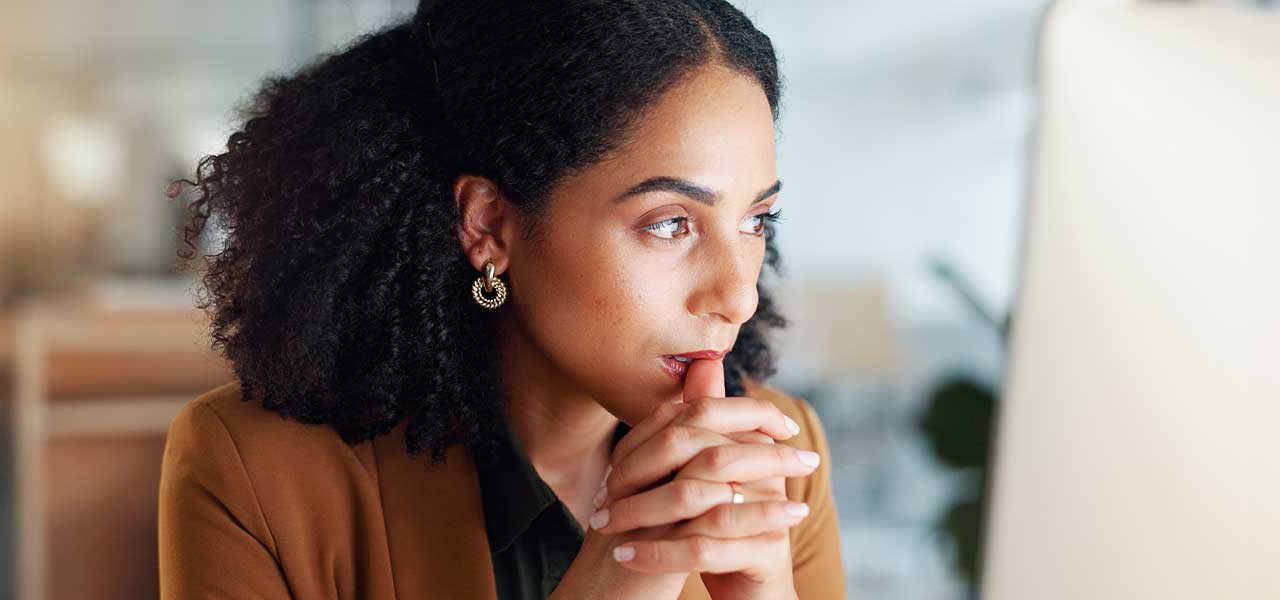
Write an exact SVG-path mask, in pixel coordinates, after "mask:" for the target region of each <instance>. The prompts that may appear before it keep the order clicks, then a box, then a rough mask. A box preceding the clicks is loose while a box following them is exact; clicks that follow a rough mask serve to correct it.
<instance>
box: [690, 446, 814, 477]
mask: <svg viewBox="0 0 1280 600" xmlns="http://www.w3.org/2000/svg"><path fill="white" fill-rule="evenodd" d="M819 462H821V456H820V455H819V454H818V453H817V452H811V451H809V450H798V449H796V448H793V447H791V446H788V445H786V444H730V445H724V446H713V447H711V448H707V449H706V450H703V451H702V452H701V453H699V454H698V456H696V457H694V459H693V460H691V461H689V464H687V465H685V467H684V468H683V469H680V472H679V473H677V474H676V478H677V480H679V479H680V478H684V477H690V478H694V479H705V480H707V481H725V482H729V481H755V480H758V479H766V478H769V477H802V476H805V475H808V474H810V473H812V472H813V471H814V469H816V468H817V467H818V463H819Z"/></svg>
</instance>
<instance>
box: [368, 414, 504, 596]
mask: <svg viewBox="0 0 1280 600" xmlns="http://www.w3.org/2000/svg"><path fill="white" fill-rule="evenodd" d="M405 425H406V421H401V423H400V424H399V425H398V426H396V428H395V429H394V430H392V431H391V432H389V433H388V434H387V435H382V436H378V437H375V438H373V445H374V455H375V460H376V461H377V465H378V487H379V489H380V491H381V495H382V514H383V519H384V521H385V523H386V530H387V545H388V546H389V548H388V552H389V554H390V557H391V570H392V577H393V580H394V584H395V591H396V598H398V599H400V600H418V599H420V598H468V599H471V598H475V599H478V600H496V599H497V590H496V588H495V586H494V578H493V562H492V560H491V559H490V557H489V540H488V537H487V536H486V534H485V526H484V509H483V505H482V504H481V500H480V485H479V481H478V479H477V478H476V469H475V464H474V461H473V460H472V457H471V454H470V452H468V451H467V449H466V447H465V446H463V445H462V444H455V445H454V446H452V447H450V448H449V450H448V453H447V454H446V456H445V462H443V463H441V464H438V465H432V464H431V463H430V460H429V458H428V457H427V456H425V455H423V456H419V457H416V458H414V457H411V456H409V453H408V452H407V451H406V450H405V445H404V440H405V438H404V428H405Z"/></svg>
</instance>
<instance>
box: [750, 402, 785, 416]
mask: <svg viewBox="0 0 1280 600" xmlns="http://www.w3.org/2000/svg"><path fill="white" fill-rule="evenodd" d="M751 406H752V408H755V409H756V410H759V411H760V412H761V413H764V414H770V413H772V414H776V415H777V417H776V418H777V419H779V420H781V419H782V411H780V410H778V406H777V405H776V404H774V403H773V402H770V401H769V400H766V399H764V398H751Z"/></svg>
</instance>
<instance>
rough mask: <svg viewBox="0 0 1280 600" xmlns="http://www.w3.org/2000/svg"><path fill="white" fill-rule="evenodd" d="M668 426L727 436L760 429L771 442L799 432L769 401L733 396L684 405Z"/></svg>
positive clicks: (695, 401)
mask: <svg viewBox="0 0 1280 600" xmlns="http://www.w3.org/2000/svg"><path fill="white" fill-rule="evenodd" d="M685 405H686V408H685V409H684V410H682V411H680V414H679V415H677V416H676V418H675V419H674V420H672V423H674V424H677V425H686V426H689V427H701V428H703V429H710V430H711V431H715V432H717V433H721V434H725V435H728V434H730V433H734V432H738V431H753V430H760V432H761V433H764V434H766V435H769V436H770V437H773V438H774V439H779V440H785V439H788V438H790V437H792V436H794V435H795V434H797V433H799V432H800V425H798V424H797V423H796V422H795V421H794V420H792V419H791V417H788V416H787V415H785V414H783V413H782V411H781V410H779V409H778V406H777V405H776V404H774V403H773V402H770V401H768V400H765V399H763V398H749V397H746V396H735V397H732V398H710V397H708V398H702V399H700V400H694V401H692V402H685Z"/></svg>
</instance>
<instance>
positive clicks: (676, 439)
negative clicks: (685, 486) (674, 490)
mask: <svg viewBox="0 0 1280 600" xmlns="http://www.w3.org/2000/svg"><path fill="white" fill-rule="evenodd" d="M740 433H741V432H740ZM757 435H763V434H757ZM764 437H768V436H764ZM736 443H738V442H735V441H734V440H733V439H731V438H729V437H728V436H725V435H722V434H719V433H716V432H714V431H710V430H707V429H701V428H698V427H684V426H681V425H672V426H669V427H667V428H665V429H663V430H661V431H659V432H657V433H655V434H653V435H652V436H651V437H650V438H649V439H648V440H646V441H645V442H644V443H643V444H641V445H640V447H639V448H636V449H635V450H633V451H632V452H631V453H630V454H628V455H627V456H626V458H623V459H621V460H616V459H615V460H614V461H612V463H613V469H612V470H611V471H610V472H609V476H608V477H607V478H606V479H605V489H606V491H605V494H606V495H605V498H623V497H626V496H630V495H631V494H634V493H636V492H638V491H640V490H643V489H645V488H647V487H649V486H652V485H655V484H657V483H659V482H661V480H662V479H663V478H667V477H671V476H673V475H674V474H675V473H676V471H678V470H680V469H682V468H684V467H685V466H686V465H687V464H689V461H691V460H693V459H694V457H696V456H698V455H699V454H701V453H702V452H703V451H704V450H706V449H707V448H710V447H713V446H722V445H726V444H736Z"/></svg>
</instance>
